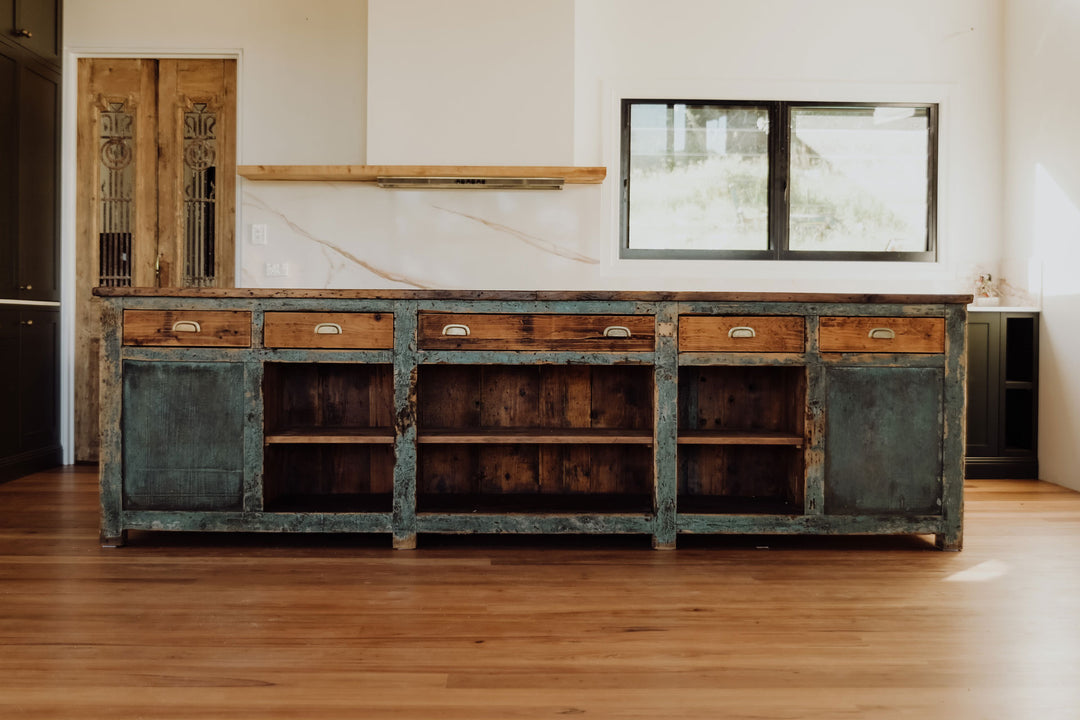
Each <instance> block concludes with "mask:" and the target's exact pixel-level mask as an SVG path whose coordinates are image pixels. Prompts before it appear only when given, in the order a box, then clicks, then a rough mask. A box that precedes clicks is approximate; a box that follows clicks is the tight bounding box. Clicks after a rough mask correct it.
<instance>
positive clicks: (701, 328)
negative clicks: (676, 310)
mask: <svg viewBox="0 0 1080 720" xmlns="http://www.w3.org/2000/svg"><path fill="white" fill-rule="evenodd" d="M744 328H745V329H748V330H744V331H743V332H740V329H744ZM751 334H752V336H751V337H745V336H744V335H751ZM805 349H806V328H805V322H804V320H803V318H802V317H801V316H800V317H785V316H776V317H773V316H753V315H738V316H735V315H683V316H681V317H680V318H679V351H680V352H769V353H774V352H777V353H778V352H785V353H801V352H803V351H804V350H805Z"/></svg>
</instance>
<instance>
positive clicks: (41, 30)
mask: <svg viewBox="0 0 1080 720" xmlns="http://www.w3.org/2000/svg"><path fill="white" fill-rule="evenodd" d="M62 8H63V2H62V0H0V35H2V37H4V38H5V39H6V40H7V41H9V42H11V43H13V44H15V45H18V46H19V47H21V48H24V49H25V50H27V51H29V52H31V53H33V54H34V55H37V56H38V57H40V58H42V59H44V60H46V61H47V62H49V63H50V64H52V65H59V64H60V18H61V10H62Z"/></svg>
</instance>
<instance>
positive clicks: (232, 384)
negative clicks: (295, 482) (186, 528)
mask: <svg viewBox="0 0 1080 720" xmlns="http://www.w3.org/2000/svg"><path fill="white" fill-rule="evenodd" d="M123 377H124V380H123V382H124V393H123V395H124V404H123V419H122V424H123V437H124V446H123V457H124V460H123V462H124V484H123V502H124V509H125V510H240V509H242V506H243V502H242V501H243V480H244V414H243V409H244V406H245V403H244V367H243V365H241V364H237V363H184V362H126V363H124V376H123Z"/></svg>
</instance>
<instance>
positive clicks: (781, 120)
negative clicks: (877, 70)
mask: <svg viewBox="0 0 1080 720" xmlns="http://www.w3.org/2000/svg"><path fill="white" fill-rule="evenodd" d="M635 104H653V105H669V106H673V105H715V106H718V107H761V108H766V109H767V110H768V116H769V140H768V154H769V155H768V164H769V171H768V177H769V179H768V200H767V205H768V223H767V227H768V229H767V233H768V243H769V245H768V249H766V250H680V249H674V250H673V249H659V248H644V249H642V248H631V247H630V245H629V242H630V232H629V231H630V227H629V220H630V108H631V107H632V106H633V105H635ZM864 107H870V108H879V107H881V108H915V109H918V110H925V111H926V113H927V145H928V147H927V163H926V164H927V183H926V194H927V198H926V250H921V251H911V252H891V251H878V250H864V251H843V250H791V249H789V248H788V228H789V213H790V196H789V183H788V170H789V167H790V149H791V110H792V109H793V108H864ZM620 130H621V138H620V149H619V164H620V167H619V257H620V259H629V260H796V261H806V260H818V261H843V262H867V261H870V262H936V261H937V259H938V239H937V195H938V103H913V102H833V101H829V102H820V101H810V100H806V101H788V100H700V99H685V98H684V99H661V98H623V99H622V100H621V108H620Z"/></svg>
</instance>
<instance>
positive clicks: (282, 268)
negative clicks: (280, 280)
mask: <svg viewBox="0 0 1080 720" xmlns="http://www.w3.org/2000/svg"><path fill="white" fill-rule="evenodd" d="M288 274H289V263H266V277H285V276H286V275H288Z"/></svg>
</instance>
